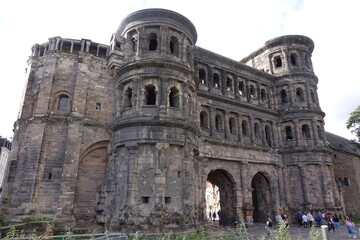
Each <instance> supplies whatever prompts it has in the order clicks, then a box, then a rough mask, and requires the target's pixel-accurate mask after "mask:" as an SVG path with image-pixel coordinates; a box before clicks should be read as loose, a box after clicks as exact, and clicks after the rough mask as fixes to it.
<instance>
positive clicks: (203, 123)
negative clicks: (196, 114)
mask: <svg viewBox="0 0 360 240" xmlns="http://www.w3.org/2000/svg"><path fill="white" fill-rule="evenodd" d="M200 127H202V128H208V116H207V114H206V112H201V113H200Z"/></svg>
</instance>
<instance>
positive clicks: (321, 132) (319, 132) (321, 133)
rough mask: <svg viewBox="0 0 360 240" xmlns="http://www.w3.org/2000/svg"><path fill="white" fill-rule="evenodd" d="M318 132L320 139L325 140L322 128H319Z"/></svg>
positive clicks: (317, 128)
mask: <svg viewBox="0 0 360 240" xmlns="http://www.w3.org/2000/svg"><path fill="white" fill-rule="evenodd" d="M316 130H317V134H318V137H319V139H321V140H323V139H324V137H323V131H322V129H321V127H320V126H317V127H316Z"/></svg>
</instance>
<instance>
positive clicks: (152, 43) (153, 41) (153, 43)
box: [149, 33, 158, 51]
mask: <svg viewBox="0 0 360 240" xmlns="http://www.w3.org/2000/svg"><path fill="white" fill-rule="evenodd" d="M157 44H158V43H157V35H156V33H150V34H149V50H150V51H156V48H157Z"/></svg>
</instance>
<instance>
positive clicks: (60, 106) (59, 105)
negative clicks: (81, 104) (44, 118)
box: [52, 90, 72, 114]
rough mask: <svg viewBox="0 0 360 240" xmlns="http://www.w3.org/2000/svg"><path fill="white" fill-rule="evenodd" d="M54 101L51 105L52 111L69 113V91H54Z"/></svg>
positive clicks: (70, 101) (70, 100) (70, 99)
mask: <svg viewBox="0 0 360 240" xmlns="http://www.w3.org/2000/svg"><path fill="white" fill-rule="evenodd" d="M54 99H55V101H54V103H53V106H52V112H54V113H60V114H62V113H70V111H71V104H72V98H71V94H70V92H68V91H66V90H62V91H59V92H57V93H55V97H54Z"/></svg>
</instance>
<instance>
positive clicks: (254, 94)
mask: <svg viewBox="0 0 360 240" xmlns="http://www.w3.org/2000/svg"><path fill="white" fill-rule="evenodd" d="M255 96H256V91H255V87H254V85H250V97H251V98H252V99H254V98H255Z"/></svg>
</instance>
